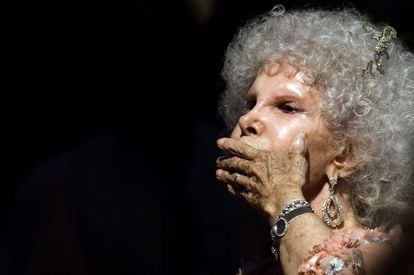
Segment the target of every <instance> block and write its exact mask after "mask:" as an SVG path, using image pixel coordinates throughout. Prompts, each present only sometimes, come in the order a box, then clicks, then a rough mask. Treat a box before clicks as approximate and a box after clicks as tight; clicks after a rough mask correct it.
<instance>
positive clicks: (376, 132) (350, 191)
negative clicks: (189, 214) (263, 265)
mask: <svg viewBox="0 0 414 275" xmlns="http://www.w3.org/2000/svg"><path fill="white" fill-rule="evenodd" d="M223 75H224V78H225V80H226V90H225V92H224V95H223V97H222V100H221V105H220V110H221V112H222V114H223V116H224V119H225V121H226V123H227V125H228V126H229V127H231V128H233V131H232V133H231V137H230V138H221V139H219V140H218V141H217V144H218V147H219V148H220V149H221V150H223V151H224V154H225V156H223V157H220V158H219V159H218V160H217V166H218V169H217V171H216V176H217V178H218V180H220V181H222V182H224V183H226V184H227V186H228V190H229V191H230V192H231V193H232V194H234V195H237V196H239V197H241V198H243V199H244V200H245V201H246V202H247V203H249V204H250V205H252V206H253V207H255V208H257V209H258V210H259V211H260V212H261V213H262V214H263V215H264V216H265V217H266V218H267V220H268V221H269V223H270V225H271V234H270V237H271V239H272V240H273V246H272V247H271V249H272V252H273V253H274V254H275V256H276V258H278V259H279V260H280V264H281V266H282V269H283V272H284V273H285V274H297V273H300V274H364V273H366V274H377V273H380V272H381V271H383V270H384V268H386V267H387V264H389V262H390V259H391V258H392V256H393V255H394V254H395V253H396V251H398V250H396V249H398V246H399V244H401V239H402V237H403V236H404V234H403V232H404V226H405V224H406V222H407V217H408V216H409V215H410V211H411V210H412V208H413V206H412V205H410V201H411V199H412V197H411V194H412V189H413V183H412V174H413V172H412V169H413V166H414V165H413V159H412V144H410V142H412V139H413V132H414V131H413V129H414V82H413V81H414V57H413V54H412V53H410V52H409V51H407V50H406V49H404V47H403V45H401V43H400V42H399V41H398V40H397V38H396V31H395V30H394V29H393V28H392V27H390V26H382V27H380V26H376V25H373V24H372V23H371V22H369V21H368V20H367V18H366V17H365V16H363V15H361V14H359V13H358V12H357V11H355V10H347V9H345V10H340V11H339V10H336V11H326V10H302V11H290V12H285V11H284V9H283V7H282V6H276V7H275V8H274V9H273V10H272V11H271V12H270V13H268V14H265V15H263V16H261V17H259V18H258V19H256V20H253V21H251V22H250V23H249V24H248V25H247V26H245V27H244V28H242V29H241V30H240V32H239V34H238V35H237V36H236V37H235V39H234V41H233V42H232V43H231V44H230V46H229V47H228V50H227V53H226V59H225V65H224V70H223Z"/></svg>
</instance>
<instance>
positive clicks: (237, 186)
mask: <svg viewBox="0 0 414 275" xmlns="http://www.w3.org/2000/svg"><path fill="white" fill-rule="evenodd" d="M216 177H217V179H218V180H219V181H222V182H224V183H227V184H228V185H231V187H232V188H233V190H234V191H236V192H240V190H252V189H253V187H254V182H253V181H252V180H251V179H250V178H249V177H247V176H245V175H243V174H239V173H230V172H228V171H226V170H223V169H218V170H217V171H216Z"/></svg>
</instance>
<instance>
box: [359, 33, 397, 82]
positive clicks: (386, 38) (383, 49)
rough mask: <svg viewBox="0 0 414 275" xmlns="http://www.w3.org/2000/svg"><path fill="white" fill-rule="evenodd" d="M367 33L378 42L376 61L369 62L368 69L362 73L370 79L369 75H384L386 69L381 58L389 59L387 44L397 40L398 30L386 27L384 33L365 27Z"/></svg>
mask: <svg viewBox="0 0 414 275" xmlns="http://www.w3.org/2000/svg"><path fill="white" fill-rule="evenodd" d="M364 28H365V29H366V30H367V31H370V32H372V38H374V39H375V40H376V41H377V44H376V45H375V55H374V59H373V60H371V61H369V62H368V64H367V68H366V69H365V70H363V71H362V75H363V77H364V78H367V77H368V74H370V75H371V76H377V75H378V74H384V69H383V68H382V63H381V58H382V56H383V55H385V56H386V57H387V59H388V58H389V55H388V52H387V43H389V42H390V41H391V40H393V39H396V38H397V32H396V30H395V29H394V28H393V27H391V26H385V27H383V28H382V31H378V30H374V29H373V28H371V27H369V26H364Z"/></svg>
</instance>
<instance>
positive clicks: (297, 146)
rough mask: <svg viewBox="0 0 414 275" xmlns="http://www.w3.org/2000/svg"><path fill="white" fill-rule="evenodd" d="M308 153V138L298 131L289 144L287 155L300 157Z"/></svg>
mask: <svg viewBox="0 0 414 275" xmlns="http://www.w3.org/2000/svg"><path fill="white" fill-rule="evenodd" d="M307 151H308V136H307V135H306V133H305V132H303V131H300V132H299V133H298V134H296V136H295V137H294V138H293V140H292V143H291V144H290V148H289V155H290V156H291V157H294V156H297V155H300V156H303V157H304V156H306V153H307Z"/></svg>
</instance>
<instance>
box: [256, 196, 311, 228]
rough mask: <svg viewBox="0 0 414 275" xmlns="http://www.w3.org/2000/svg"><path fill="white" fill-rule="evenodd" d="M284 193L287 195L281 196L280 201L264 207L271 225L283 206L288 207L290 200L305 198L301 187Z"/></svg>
mask: <svg viewBox="0 0 414 275" xmlns="http://www.w3.org/2000/svg"><path fill="white" fill-rule="evenodd" d="M284 193H285V195H284V196H283V197H279V199H278V201H274V202H273V203H268V204H267V205H265V207H264V209H263V210H264V213H265V215H266V216H267V219H268V222H269V224H270V225H272V224H273V222H274V220H275V219H276V218H277V217H278V216H279V215H280V213H281V212H282V210H283V208H284V207H286V206H287V205H288V204H289V202H292V201H294V200H305V198H304V196H303V193H302V191H301V190H300V189H299V190H295V191H293V190H292V191H291V192H284Z"/></svg>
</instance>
